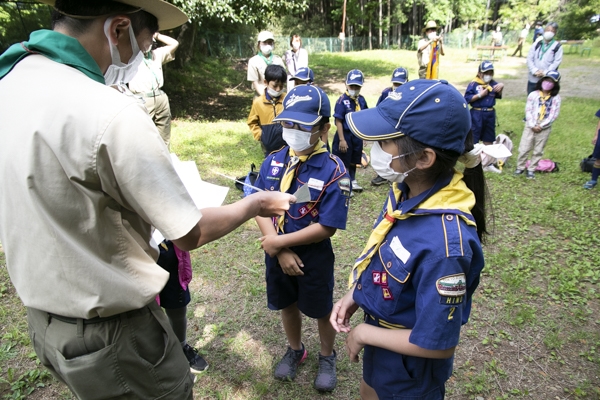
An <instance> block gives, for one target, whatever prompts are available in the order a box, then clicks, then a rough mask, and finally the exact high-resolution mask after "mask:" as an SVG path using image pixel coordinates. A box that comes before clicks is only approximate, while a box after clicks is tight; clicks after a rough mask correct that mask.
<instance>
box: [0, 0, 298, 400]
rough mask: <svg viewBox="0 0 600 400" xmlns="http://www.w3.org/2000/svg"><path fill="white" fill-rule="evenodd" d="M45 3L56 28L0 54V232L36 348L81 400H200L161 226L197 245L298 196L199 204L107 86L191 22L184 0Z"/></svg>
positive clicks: (179, 241) (140, 117)
mask: <svg viewBox="0 0 600 400" xmlns="http://www.w3.org/2000/svg"><path fill="white" fill-rule="evenodd" d="M45 1H46V2H47V3H49V4H52V5H54V6H55V9H56V10H55V11H54V12H53V31H47V30H41V31H36V32H33V33H32V34H31V37H30V39H29V41H27V42H23V43H19V44H17V45H15V46H13V47H11V48H10V49H9V50H7V51H6V52H5V53H4V54H3V55H2V56H0V93H3V94H4V95H3V96H0V120H1V121H2V124H0V142H1V143H2V146H0V176H2V179H3V184H2V187H3V188H4V189H3V190H0V241H1V242H2V245H3V247H4V251H5V255H6V263H7V268H8V272H9V275H10V278H11V280H12V282H13V284H14V286H15V288H16V291H17V293H18V295H19V297H20V298H21V300H22V301H23V303H24V305H25V306H26V307H27V315H28V323H29V331H30V336H31V338H32V342H33V346H34V349H35V351H36V353H37V355H38V357H39V358H40V361H41V363H42V364H43V365H44V366H46V367H47V368H48V369H49V370H50V372H52V374H53V375H54V376H55V377H56V378H57V379H59V380H61V381H63V382H65V383H66V384H67V385H68V387H69V388H70V389H71V391H72V392H73V393H74V394H75V395H76V396H77V397H78V398H80V399H87V398H144V399H145V398H161V399H192V397H193V394H192V385H193V381H194V379H193V377H192V375H191V374H190V370H189V364H188V361H187V359H186V358H185V356H184V354H183V351H182V350H181V345H180V344H179V342H178V340H177V338H176V337H175V334H174V333H173V330H172V328H171V327H170V325H169V322H168V320H167V318H166V316H165V315H164V313H163V312H162V311H160V309H159V307H158V305H157V304H156V302H155V301H154V299H155V297H156V295H157V293H159V291H160V290H161V289H162V288H163V286H164V285H165V282H166V281H167V278H168V273H167V272H166V271H165V270H163V269H162V268H161V267H159V266H158V265H156V259H157V256H158V251H157V247H156V243H154V242H153V241H152V239H151V231H152V229H153V228H152V227H156V228H157V229H159V230H160V231H161V232H162V233H163V234H164V236H165V237H166V238H168V239H170V240H172V241H173V242H174V243H175V244H176V245H177V246H178V247H179V248H181V249H183V250H191V249H194V248H196V247H199V246H201V245H203V244H204V243H207V242H209V241H211V240H215V239H217V238H219V237H221V236H223V235H225V234H227V233H228V232H230V231H231V230H233V229H235V228H236V227H238V226H239V225H240V224H242V223H243V222H244V221H246V220H247V219H249V218H252V217H254V216H256V215H262V216H269V215H270V216H274V215H278V214H281V213H283V211H284V210H286V209H288V208H289V202H290V201H293V200H294V198H293V196H291V195H288V194H284V193H273V192H272V193H269V192H261V193H257V194H253V195H251V196H248V197H246V198H245V199H243V200H241V201H239V202H237V203H234V204H230V205H227V206H224V207H218V208H209V209H203V210H202V212H200V211H199V210H198V209H197V208H196V206H195V205H194V203H193V201H192V199H191V198H190V196H189V194H188V193H187V191H186V189H185V187H184V185H183V183H182V182H181V181H180V180H179V178H178V176H177V173H176V172H175V170H174V168H173V166H172V164H171V161H170V157H169V152H168V149H167V147H166V146H165V144H164V142H163V140H162V139H161V137H160V135H159V133H158V131H157V129H156V127H155V126H154V124H153V123H152V120H151V119H150V118H149V117H148V114H147V112H146V110H145V109H144V107H143V106H142V105H141V104H139V103H138V102H137V101H136V99H134V98H131V97H128V96H123V95H122V94H121V93H119V92H117V91H116V90H114V89H112V88H110V87H107V86H106V85H105V83H109V82H105V79H104V78H105V76H106V77H112V78H111V80H112V79H115V80H117V81H123V82H126V81H127V79H126V78H127V75H128V73H129V67H130V66H135V62H136V60H139V58H138V54H139V53H140V50H139V49H148V48H149V47H150V45H151V39H152V35H153V34H154V33H155V32H156V31H158V29H159V28H160V29H171V28H174V27H176V26H178V25H181V24H182V23H184V22H185V21H186V20H187V17H186V16H185V14H183V13H182V12H181V11H180V10H179V9H177V8H176V7H174V6H173V5H171V4H169V3H166V2H164V1H161V0H118V2H108V3H99V2H94V3H91V2H90V3H88V2H72V1H63V0H56V4H55V1H54V0H45ZM142 7H143V10H142ZM121 60H128V61H126V62H122V61H121ZM115 67H116V68H115ZM40 87H43V88H44V90H41V91H40V90H37V91H36V93H37V94H36V96H33V97H32V96H30V93H31V90H33V88H38V89H39V88H40ZM7 188H10V190H7Z"/></svg>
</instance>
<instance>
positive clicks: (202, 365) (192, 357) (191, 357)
mask: <svg viewBox="0 0 600 400" xmlns="http://www.w3.org/2000/svg"><path fill="white" fill-rule="evenodd" d="M183 354H185V358H187V360H188V362H189V363H190V372H191V373H192V374H199V373H201V372H204V371H206V370H207V369H208V363H207V362H206V360H205V359H204V358H202V357H200V356H199V355H198V350H196V349H195V348H193V347H192V346H190V345H189V344H187V343H186V344H185V346H183Z"/></svg>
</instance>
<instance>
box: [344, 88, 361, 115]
mask: <svg viewBox="0 0 600 400" xmlns="http://www.w3.org/2000/svg"><path fill="white" fill-rule="evenodd" d="M346 96H348V97H350V98H351V99H352V100H354V103H355V104H356V106H355V107H354V111H360V104H359V103H358V96H360V94H359V95H358V96H356V97H352V96H350V93H348V91H347V90H346Z"/></svg>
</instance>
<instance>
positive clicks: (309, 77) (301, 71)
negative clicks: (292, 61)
mask: <svg viewBox="0 0 600 400" xmlns="http://www.w3.org/2000/svg"><path fill="white" fill-rule="evenodd" d="M294 79H298V80H299V81H304V82H312V81H314V80H315V74H314V73H313V71H312V69H310V68H308V67H300V68H298V69H297V70H296V73H295V74H294V75H292V77H291V78H290V79H288V80H290V81H293V80H294Z"/></svg>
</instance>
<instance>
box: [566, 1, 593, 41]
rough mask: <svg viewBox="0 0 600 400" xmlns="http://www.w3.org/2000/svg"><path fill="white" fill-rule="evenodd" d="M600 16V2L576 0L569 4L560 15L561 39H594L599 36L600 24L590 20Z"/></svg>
mask: <svg viewBox="0 0 600 400" xmlns="http://www.w3.org/2000/svg"><path fill="white" fill-rule="evenodd" d="M595 14H600V0H575V1H571V2H568V3H567V4H566V7H565V11H564V12H563V13H561V14H560V20H559V21H560V32H561V37H563V38H565V39H573V40H574V39H592V38H594V37H596V36H597V29H598V28H600V24H599V23H592V22H590V18H591V17H592V16H593V15H595Z"/></svg>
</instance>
